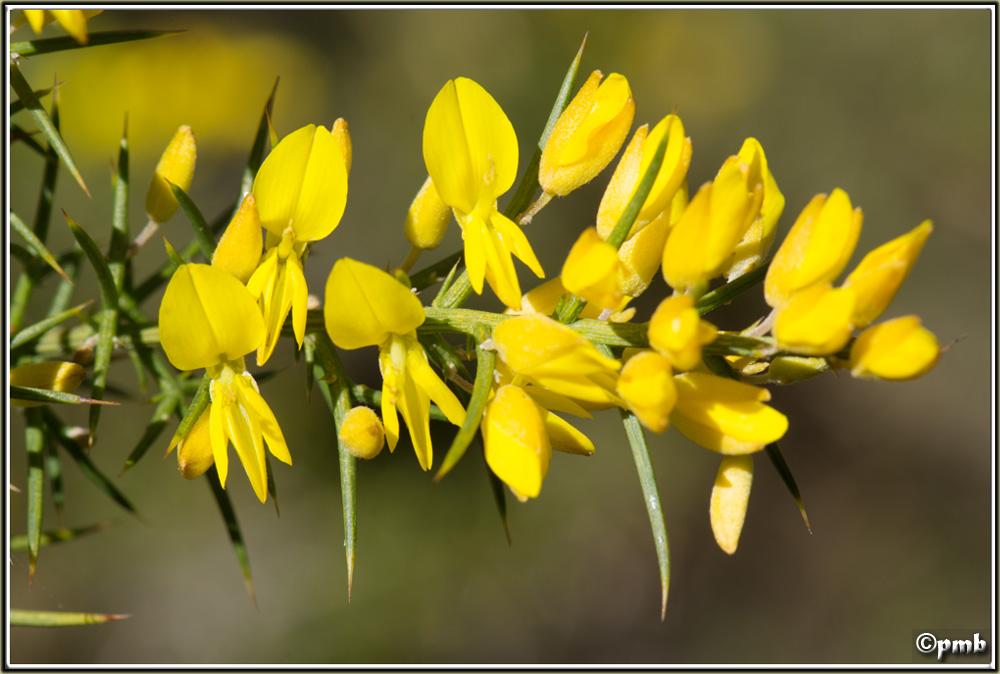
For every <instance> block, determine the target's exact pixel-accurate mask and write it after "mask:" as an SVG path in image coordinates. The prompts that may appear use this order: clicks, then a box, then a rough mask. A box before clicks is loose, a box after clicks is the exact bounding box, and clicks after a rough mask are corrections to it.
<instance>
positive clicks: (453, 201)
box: [423, 77, 545, 309]
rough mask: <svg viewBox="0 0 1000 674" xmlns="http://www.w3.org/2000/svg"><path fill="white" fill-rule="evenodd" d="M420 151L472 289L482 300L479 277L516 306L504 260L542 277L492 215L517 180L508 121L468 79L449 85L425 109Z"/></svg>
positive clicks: (523, 241) (516, 291) (522, 245)
mask: <svg viewBox="0 0 1000 674" xmlns="http://www.w3.org/2000/svg"><path fill="white" fill-rule="evenodd" d="M423 146H424V162H425V163H426V164H427V173H428V174H429V175H430V177H431V179H432V180H433V181H434V187H435V188H436V189H437V192H438V194H439V195H440V196H441V200H442V201H444V203H446V204H448V205H449V206H450V207H451V208H452V209H453V210H454V213H455V219H456V220H457V221H458V224H459V225H460V226H461V228H462V238H463V239H464V240H465V266H466V267H467V269H468V272H469V280H470V281H471V282H472V287H473V289H474V290H475V291H476V293H478V294H481V293H482V291H483V279H485V280H486V281H487V282H488V283H489V284H490V287H491V288H493V292H495V293H496V295H497V297H499V298H500V301H501V302H503V303H504V304H506V305H507V306H508V307H511V308H515V309H516V308H518V307H519V306H520V304H521V286H520V285H519V283H518V280H517V272H516V271H515V269H514V262H513V260H512V259H511V255H512V254H513V255H515V256H517V257H518V259H520V260H521V261H522V262H524V263H525V264H526V265H528V267H529V268H530V269H531V271H533V272H534V273H535V275H536V276H538V277H539V278H543V277H544V276H545V273H544V272H543V271H542V267H541V265H540V264H539V263H538V259H537V258H536V257H535V253H534V251H532V250H531V244H529V243H528V239H527V237H525V235H524V232H522V231H521V228H520V227H519V226H518V225H516V224H515V223H513V222H512V221H511V220H509V219H508V218H506V217H504V216H503V215H502V214H501V213H500V211H498V210H497V198H498V197H499V196H500V195H502V194H503V193H504V192H506V191H507V190H509V189H510V187H511V185H513V184H514V178H515V177H516V174H517V157H518V151H517V136H516V135H515V134H514V127H513V126H511V123H510V120H508V119H507V116H506V115H505V114H504V112H503V110H502V109H501V108H500V106H499V105H498V104H497V102H496V101H495V100H493V97H492V96H490V95H489V94H488V93H487V92H486V90H485V89H483V88H482V87H481V86H479V85H478V84H476V83H475V82H473V81H472V80H470V79H467V78H464V77H460V78H458V79H456V80H449V81H448V83H447V84H445V85H444V87H443V88H442V89H441V91H440V92H439V93H438V95H437V97H435V99H434V102H433V103H431V107H430V109H429V110H428V111H427V120H426V122H425V124H424V142H423Z"/></svg>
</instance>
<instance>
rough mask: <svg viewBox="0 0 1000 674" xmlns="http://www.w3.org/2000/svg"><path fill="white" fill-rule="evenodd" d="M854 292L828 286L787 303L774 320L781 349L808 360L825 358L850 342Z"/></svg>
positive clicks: (801, 293) (807, 292) (775, 335)
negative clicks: (798, 354)
mask: <svg viewBox="0 0 1000 674" xmlns="http://www.w3.org/2000/svg"><path fill="white" fill-rule="evenodd" d="M853 312H854V292H853V291H852V290H849V289H846V288H833V287H831V286H830V284H829V283H821V284H817V285H813V286H810V287H808V288H806V289H805V290H803V291H802V292H800V293H798V294H796V295H795V296H794V297H792V299H791V300H789V301H788V302H787V303H785V304H784V305H783V306H782V307H781V308H780V309H778V313H777V315H776V316H775V318H774V337H775V339H776V340H777V341H778V346H779V347H780V348H782V349H786V350H788V351H794V352H795V353H800V354H802V355H805V356H826V355H829V354H832V353H836V352H837V351H840V350H841V349H842V348H844V345H846V344H847V341H848V340H849V339H850V338H851V315H852V314H853Z"/></svg>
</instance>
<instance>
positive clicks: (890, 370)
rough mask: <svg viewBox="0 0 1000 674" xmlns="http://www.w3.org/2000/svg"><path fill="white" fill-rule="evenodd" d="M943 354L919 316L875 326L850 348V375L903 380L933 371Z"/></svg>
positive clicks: (860, 336)
mask: <svg viewBox="0 0 1000 674" xmlns="http://www.w3.org/2000/svg"><path fill="white" fill-rule="evenodd" d="M940 355H941V349H940V348H939V347H938V342H937V338H936V337H935V336H934V334H933V333H931V332H930V331H929V330H927V329H926V328H923V327H921V325H920V319H919V318H918V317H916V316H904V317H902V318H896V319H893V320H891V321H886V322H885V323H880V324H878V325H874V326H872V327H870V328H868V329H867V330H865V331H864V332H862V333H861V334H860V335H859V336H858V338H857V339H856V340H854V344H852V345H851V374H852V375H854V376H855V377H861V378H866V379H888V380H892V381H902V380H906V379H915V378H916V377H920V376H922V375H924V374H926V373H927V372H929V371H930V370H931V368H933V367H934V365H935V364H936V363H937V361H938V358H939V357H940Z"/></svg>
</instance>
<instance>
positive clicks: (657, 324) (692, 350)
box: [649, 295, 719, 370]
mask: <svg viewBox="0 0 1000 674" xmlns="http://www.w3.org/2000/svg"><path fill="white" fill-rule="evenodd" d="M718 334H719V331H718V330H717V329H716V327H715V326H714V325H712V324H711V323H709V322H708V321H703V320H701V318H700V317H699V316H698V311H697V310H696V309H695V308H694V299H693V298H692V297H691V296H690V295H674V296H673V297H668V298H667V299H665V300H663V301H662V302H660V306H658V307H657V308H656V311H654V312H653V317H652V318H651V319H650V320H649V345H650V346H652V347H653V348H654V349H656V350H657V351H659V352H660V353H662V354H663V355H664V356H666V357H667V358H669V359H670V362H671V363H672V364H673V366H674V367H675V368H677V369H678V370H693V369H694V368H696V367H698V363H700V362H701V347H702V346H703V345H705V344H711V343H712V342H713V341H715V338H716V336H717V335H718Z"/></svg>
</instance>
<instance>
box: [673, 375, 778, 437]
mask: <svg viewBox="0 0 1000 674" xmlns="http://www.w3.org/2000/svg"><path fill="white" fill-rule="evenodd" d="M674 384H675V385H676V386H677V403H676V404H675V405H674V409H673V411H672V412H671V413H670V423H672V424H673V425H674V426H675V427H676V428H677V430H679V431H680V432H681V433H683V434H684V435H686V436H687V437H688V438H689V439H690V440H692V441H693V442H696V443H698V444H699V445H701V446H702V447H705V448H706V449H711V450H712V451H714V452H720V453H721V454H729V455H737V454H750V453H752V452H757V451H760V450H761V449H764V446H765V445H766V444H768V443H770V442H775V441H776V440H778V439H779V438H781V436H783V435H784V434H785V431H787V430H788V419H787V417H785V415H784V414H781V413H780V412H778V411H777V410H775V409H774V408H772V407H769V406H767V405H765V404H764V403H765V402H767V401H768V400H770V399H771V394H770V393H769V392H768V391H767V389H762V388H758V387H756V386H751V385H750V384H744V383H742V382H738V381H735V380H733V379H725V378H723V377H717V376H715V375H713V374H706V373H703V372H686V373H684V374H680V375H677V376H676V377H674Z"/></svg>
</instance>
